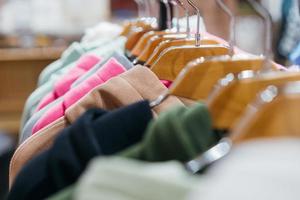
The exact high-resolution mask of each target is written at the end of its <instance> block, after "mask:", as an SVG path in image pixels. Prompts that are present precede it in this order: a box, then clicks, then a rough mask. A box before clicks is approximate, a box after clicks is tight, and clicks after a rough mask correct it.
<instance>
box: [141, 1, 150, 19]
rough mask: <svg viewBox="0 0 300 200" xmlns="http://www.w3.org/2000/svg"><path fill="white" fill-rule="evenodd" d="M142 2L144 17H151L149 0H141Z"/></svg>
mask: <svg viewBox="0 0 300 200" xmlns="http://www.w3.org/2000/svg"><path fill="white" fill-rule="evenodd" d="M143 2H144V5H145V15H146V17H148V18H150V17H151V11H150V7H151V5H150V2H149V0H143Z"/></svg>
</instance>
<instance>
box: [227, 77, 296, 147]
mask: <svg viewBox="0 0 300 200" xmlns="http://www.w3.org/2000/svg"><path fill="white" fill-rule="evenodd" d="M299 110H300V83H299V82H294V83H288V84H287V85H286V86H278V87H276V86H269V87H268V88H267V89H266V90H265V91H263V92H262V93H260V94H259V96H258V98H257V99H256V101H255V102H253V103H252V104H250V105H249V106H248V109H247V111H246V114H245V115H244V116H243V117H242V118H241V119H240V121H239V123H237V126H236V127H234V129H233V131H232V134H231V138H232V140H233V142H234V143H241V142H244V141H248V140H252V139H262V138H278V137H289V138H290V137H300V131H299V130H300V123H299V119H300V112H299Z"/></svg>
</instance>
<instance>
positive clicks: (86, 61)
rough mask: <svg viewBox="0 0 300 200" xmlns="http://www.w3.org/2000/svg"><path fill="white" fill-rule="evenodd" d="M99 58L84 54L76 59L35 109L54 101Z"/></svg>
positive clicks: (98, 60)
mask: <svg viewBox="0 0 300 200" xmlns="http://www.w3.org/2000/svg"><path fill="white" fill-rule="evenodd" d="M100 61H101V58H99V57H97V56H94V55H89V54H87V55H84V56H82V57H81V58H80V59H79V60H78V61H77V64H76V66H75V67H74V68H72V69H71V70H70V71H69V72H68V73H67V74H65V75H63V76H62V77H61V78H60V79H59V80H58V81H57V82H56V83H55V84H54V89H53V91H52V92H51V93H49V94H48V95H46V96H45V97H44V98H43V99H42V100H41V101H40V103H39V105H38V107H37V110H41V109H42V108H43V107H45V106H46V105H48V104H49V103H51V102H52V101H54V100H55V99H57V98H59V97H61V96H63V95H64V94H65V93H66V92H68V91H69V89H70V87H71V85H72V84H73V83H74V82H75V81H76V80H77V79H78V78H79V77H80V76H81V75H83V74H84V73H85V72H87V71H88V70H89V69H91V68H92V67H93V66H95V65H96V64H97V63H98V62H100Z"/></svg>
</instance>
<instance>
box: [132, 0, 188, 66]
mask: <svg viewBox="0 0 300 200" xmlns="http://www.w3.org/2000/svg"><path fill="white" fill-rule="evenodd" d="M169 1H170V2H171V3H172V4H173V5H174V6H175V8H182V9H183V10H184V11H185V13H186V17H187V29H186V31H185V32H184V31H181V30H180V26H179V20H177V26H176V27H177V28H175V27H173V28H171V26H172V23H171V21H172V20H171V13H170V12H171V11H170V5H169V4H168V3H167V1H164V3H165V5H166V7H167V16H168V18H170V19H168V23H167V24H168V29H167V30H164V31H150V32H148V33H146V34H144V35H143V36H142V37H141V39H140V40H139V42H138V43H137V45H136V46H135V47H134V48H133V49H132V51H131V55H132V56H134V57H136V58H137V60H138V61H141V62H146V60H147V59H148V58H149V57H150V55H151V54H152V52H153V51H154V49H155V48H156V47H157V46H158V44H159V43H160V42H162V41H165V40H168V39H181V38H185V37H189V36H190V27H189V26H190V25H189V11H188V9H187V8H186V7H185V6H184V4H183V3H182V2H181V1H180V0H169Z"/></svg>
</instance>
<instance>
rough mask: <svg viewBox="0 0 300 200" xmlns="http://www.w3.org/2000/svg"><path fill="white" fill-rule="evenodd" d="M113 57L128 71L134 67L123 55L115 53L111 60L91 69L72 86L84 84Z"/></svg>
mask: <svg viewBox="0 0 300 200" xmlns="http://www.w3.org/2000/svg"><path fill="white" fill-rule="evenodd" d="M111 57H113V58H115V59H116V60H117V61H118V62H119V63H120V64H121V65H123V66H124V67H125V68H126V69H127V70H129V69H131V68H132V67H133V64H132V62H130V60H128V58H126V57H125V56H124V55H122V54H121V53H118V52H115V53H113V54H112V55H111V56H110V57H109V58H107V59H105V60H103V61H102V62H101V63H99V64H97V65H95V66H94V67H93V68H92V69H90V70H89V71H88V72H87V73H85V74H84V75H82V76H81V77H80V78H79V79H77V80H76V81H75V82H74V83H73V84H72V86H71V87H72V88H74V87H76V86H77V85H79V84H80V83H82V82H83V81H84V80H86V79H87V78H88V77H90V76H91V75H93V74H94V73H96V71H97V70H98V69H100V68H101V67H102V66H103V64H105V63H106V62H107V61H108V60H109V59H110V58H111Z"/></svg>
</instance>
